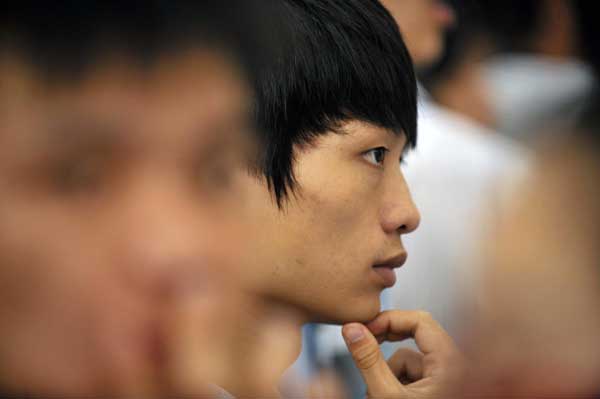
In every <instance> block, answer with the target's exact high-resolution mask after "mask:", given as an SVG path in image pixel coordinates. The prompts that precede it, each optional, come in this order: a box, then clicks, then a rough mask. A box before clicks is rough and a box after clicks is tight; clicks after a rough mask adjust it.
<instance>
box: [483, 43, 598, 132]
mask: <svg viewBox="0 0 600 399" xmlns="http://www.w3.org/2000/svg"><path fill="white" fill-rule="evenodd" d="M483 79H484V82H485V84H486V85H487V92H488V93H489V94H490V102H489V103H490V105H491V107H492V112H493V113H494V116H495V118H496V120H497V127H498V129H499V130H500V131H501V132H504V133H507V134H509V135H510V136H512V137H514V138H516V139H519V140H526V141H528V140H531V138H532V137H534V136H536V135H539V134H544V133H548V132H550V133H558V132H560V131H561V130H563V128H564V127H568V126H569V125H570V124H572V123H573V122H574V121H575V119H576V118H577V115H578V114H579V112H581V111H582V107H583V105H584V102H585V100H586V98H587V96H588V95H589V94H590V91H591V89H592V87H593V83H594V76H593V73H592V71H591V69H590V68H589V67H588V66H587V65H585V64H583V63H581V62H579V61H577V60H573V59H557V58H549V57H543V56H539V55H532V54H510V55H502V56H496V57H492V58H490V59H489V60H487V61H486V62H485V64H484V67H483Z"/></svg>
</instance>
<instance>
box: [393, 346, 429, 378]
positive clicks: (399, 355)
mask: <svg viewBox="0 0 600 399" xmlns="http://www.w3.org/2000/svg"><path fill="white" fill-rule="evenodd" d="M387 363H388V366H389V367H390V369H391V370H392V372H393V373H394V375H395V376H396V377H397V378H398V379H399V380H400V381H401V382H403V383H411V382H414V381H417V380H420V379H421V378H423V354H422V353H419V352H415V351H413V350H411V349H408V348H402V349H398V350H397V351H396V352H395V353H394V354H393V355H392V357H390V358H389V359H388V361H387Z"/></svg>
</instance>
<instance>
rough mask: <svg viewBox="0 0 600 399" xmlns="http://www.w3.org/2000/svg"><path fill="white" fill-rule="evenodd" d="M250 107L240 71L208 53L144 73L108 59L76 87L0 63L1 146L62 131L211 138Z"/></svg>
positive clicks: (14, 63)
mask: <svg viewBox="0 0 600 399" xmlns="http://www.w3.org/2000/svg"><path fill="white" fill-rule="evenodd" d="M248 100H249V92H248V89H247V87H246V85H245V82H244V80H243V79H242V76H241V74H240V73H239V71H238V70H237V68H236V65H235V64H233V63H232V62H230V61H229V60H228V59H227V58H226V57H225V56H222V55H220V54H218V53H214V52H210V51H200V50H198V51H190V52H188V53H184V54H180V55H177V56H172V57H165V58H164V59H161V60H158V61H157V62H156V63H155V64H154V65H152V66H151V67H145V68H142V67H140V66H139V65H136V64H135V63H134V62H132V61H131V60H128V59H124V58H118V57H114V58H107V59H105V60H104V61H103V62H100V63H97V64H96V65H94V66H93V67H91V68H90V69H89V70H88V71H87V72H86V74H85V76H84V77H83V78H82V79H80V80H77V81H71V82H69V81H66V80H64V79H60V80H58V79H57V80H51V79H49V78H42V75H41V74H40V73H39V71H38V70H36V69H35V68H32V67H31V66H30V65H28V64H26V63H24V62H21V61H20V60H18V59H15V58H10V57H0V139H3V140H5V139H7V136H12V137H15V136H18V135H16V134H14V133H17V132H16V131H15V130H14V129H15V128H17V129H19V130H21V131H20V132H18V133H21V134H25V135H42V134H46V133H48V132H51V131H52V130H54V128H58V129H60V128H61V126H63V125H65V124H71V125H79V124H93V125H99V124H100V125H103V128H107V130H111V129H108V128H112V127H115V128H117V127H118V129H116V130H120V131H123V132H124V131H126V132H127V136H128V137H129V138H131V139H134V138H136V139H139V138H141V137H142V136H148V135H158V134H159V133H160V134H161V135H162V136H168V137H171V138H173V137H174V136H176V135H177V134H178V132H183V131H189V130H196V131H197V130H210V128H211V124H214V123H217V122H219V121H221V122H222V121H231V120H233V119H236V118H237V119H239V118H241V117H243V115H245V113H246V111H247V108H248ZM7 128H10V129H7ZM7 132H10V133H11V134H10V135H7V134H6V133H7ZM165 133H168V134H165ZM3 136H4V137H3Z"/></svg>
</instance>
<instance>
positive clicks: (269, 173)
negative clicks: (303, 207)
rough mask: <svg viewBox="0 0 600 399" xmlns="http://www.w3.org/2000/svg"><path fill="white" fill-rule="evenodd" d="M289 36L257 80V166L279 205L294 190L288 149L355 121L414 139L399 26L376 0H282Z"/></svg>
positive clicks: (408, 65) (411, 77) (411, 79)
mask: <svg viewBox="0 0 600 399" xmlns="http://www.w3.org/2000/svg"><path fill="white" fill-rule="evenodd" d="M282 2H283V5H284V7H283V10H281V11H280V13H281V19H280V22H281V25H282V26H283V27H284V28H285V29H287V30H288V31H286V32H285V34H286V35H287V37H288V38H289V40H288V41H289V42H288V43H286V44H285V46H284V47H283V48H282V49H281V50H280V53H279V54H278V57H277V59H275V60H273V62H272V63H271V64H270V65H268V66H267V67H266V68H265V70H264V71H263V73H262V74H261V75H260V79H259V81H258V84H257V95H258V98H257V110H256V114H257V120H258V125H259V128H261V131H262V132H263V135H264V144H263V147H262V154H261V155H260V158H259V160H258V162H259V163H258V171H259V172H260V173H262V174H263V175H264V177H265V178H266V180H267V183H268V187H269V190H270V191H271V192H272V194H273V195H274V196H275V199H276V201H277V205H278V206H280V207H281V206H282V202H283V200H284V199H285V198H286V197H287V196H288V194H290V191H291V192H293V190H294V187H295V178H294V173H293V162H294V158H293V154H294V148H295V147H296V146H301V145H304V144H310V143H311V141H312V140H313V139H314V138H315V137H317V136H319V135H322V134H325V133H327V132H330V131H334V132H335V131H336V128H339V126H340V124H341V123H343V122H345V121H348V120H352V119H357V120H361V121H364V122H369V123H372V124H374V125H376V126H379V127H383V128H385V129H389V130H391V131H393V132H394V133H396V134H405V135H406V137H407V142H408V144H409V145H410V146H411V147H414V146H415V145H416V139H417V86H416V79H415V73H414V70H413V64H412V61H411V58H410V55H409V53H408V50H407V48H406V46H405V44H404V41H403V40H402V37H401V35H400V32H399V29H398V26H397V24H396V22H395V20H394V19H393V17H392V16H391V15H390V14H389V12H388V11H387V10H386V9H385V8H384V7H383V6H382V5H381V4H380V3H379V1H378V0H282Z"/></svg>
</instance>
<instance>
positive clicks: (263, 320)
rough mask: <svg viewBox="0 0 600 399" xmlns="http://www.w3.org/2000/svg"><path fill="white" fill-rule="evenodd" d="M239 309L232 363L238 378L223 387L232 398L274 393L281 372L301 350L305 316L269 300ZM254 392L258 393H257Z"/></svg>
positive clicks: (271, 394)
mask: <svg viewBox="0 0 600 399" xmlns="http://www.w3.org/2000/svg"><path fill="white" fill-rule="evenodd" d="M244 307H245V308H244V309H242V312H241V313H242V314H243V321H241V322H240V325H241V326H243V327H242V328H243V329H244V331H243V333H242V334H240V339H239V341H238V343H236V347H239V348H240V350H239V351H238V354H237V359H236V362H237V363H238V364H240V365H241V368H242V369H245V370H246V371H243V370H242V371H241V372H240V373H238V376H242V377H241V378H239V381H236V383H235V384H234V385H232V386H231V387H225V388H226V389H227V390H228V391H229V392H231V393H232V394H233V395H234V396H236V397H247V396H248V394H249V393H254V392H256V393H257V394H259V396H265V395H268V396H269V397H271V396H275V395H277V392H278V389H277V386H278V384H279V382H280V380H281V377H282V375H283V374H284V373H285V371H286V370H287V369H288V368H289V367H290V366H291V365H292V363H294V361H295V360H296V359H297V358H298V356H299V355H300V351H301V350H302V326H303V325H304V324H305V323H306V322H307V318H306V317H305V316H304V315H303V314H300V313H299V312H298V310H297V309H296V308H294V307H292V306H289V305H285V304H282V303H280V302H278V301H275V300H271V299H261V300H260V301H259V303H251V304H250V303H246V304H244ZM257 391H258V392H257Z"/></svg>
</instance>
